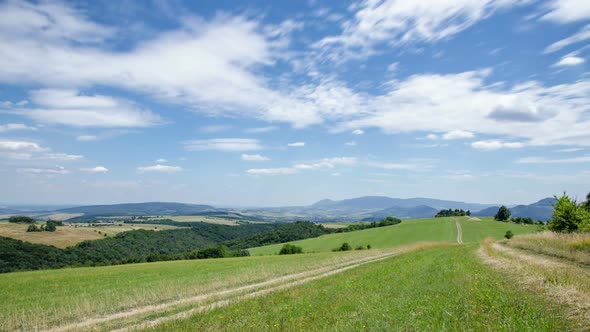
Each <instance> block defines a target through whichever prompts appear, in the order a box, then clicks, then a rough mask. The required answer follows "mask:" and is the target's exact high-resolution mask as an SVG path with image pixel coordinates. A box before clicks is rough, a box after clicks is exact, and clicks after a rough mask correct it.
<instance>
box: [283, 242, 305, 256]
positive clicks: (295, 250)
mask: <svg viewBox="0 0 590 332" xmlns="http://www.w3.org/2000/svg"><path fill="white" fill-rule="evenodd" d="M302 252H303V248H301V247H298V246H296V245H293V244H290V243H287V244H285V245H284V246H283V247H282V248H281V251H279V255H292V254H301V253H302Z"/></svg>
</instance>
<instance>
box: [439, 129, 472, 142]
mask: <svg viewBox="0 0 590 332" xmlns="http://www.w3.org/2000/svg"><path fill="white" fill-rule="evenodd" d="M473 136H474V135H473V133H472V132H470V131H466V130H451V131H449V132H447V133H445V134H444V135H442V138H443V139H444V140H454V139H464V138H472V137H473Z"/></svg>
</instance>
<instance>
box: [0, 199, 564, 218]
mask: <svg viewBox="0 0 590 332" xmlns="http://www.w3.org/2000/svg"><path fill="white" fill-rule="evenodd" d="M554 202H555V199H553V198H545V199H542V200H540V201H538V202H535V203H533V204H530V205H516V206H512V207H510V210H511V212H512V215H513V216H515V217H530V218H532V219H535V220H537V219H540V220H544V221H546V220H547V219H549V217H550V216H551V213H552V211H553V207H552V205H551V204H553V203H554ZM498 208H499V206H498V205H495V204H480V203H466V202H461V201H450V200H440V199H433V198H421V197H418V198H391V197H386V196H363V197H356V198H350V199H344V200H331V199H323V200H320V201H318V202H316V203H314V204H311V205H308V206H287V207H273V208H217V207H214V206H211V205H204V204H186V203H168V202H146V203H128V204H113V205H89V206H78V207H71V208H61V209H56V210H53V211H47V210H45V211H37V212H31V211H22V210H21V211H18V210H16V209H12V208H10V207H6V208H3V209H1V210H0V213H2V214H5V215H7V214H21V213H22V214H26V215H36V216H38V217H41V218H50V217H51V214H52V213H53V214H71V215H76V216H75V218H76V219H75V220H77V221H81V220H84V219H90V218H97V217H101V216H102V217H107V216H154V215H158V216H174V215H195V216H197V215H199V216H217V217H223V218H233V219H236V218H237V219H243V220H256V221H260V220H266V221H281V222H284V221H293V220H310V221H326V222H328V221H373V220H380V219H382V218H385V217H388V216H395V217H398V218H430V217H433V216H434V215H435V214H436V213H437V212H438V211H439V210H442V209H463V210H470V211H471V212H472V214H473V215H475V216H493V215H495V214H496V212H497V211H498Z"/></svg>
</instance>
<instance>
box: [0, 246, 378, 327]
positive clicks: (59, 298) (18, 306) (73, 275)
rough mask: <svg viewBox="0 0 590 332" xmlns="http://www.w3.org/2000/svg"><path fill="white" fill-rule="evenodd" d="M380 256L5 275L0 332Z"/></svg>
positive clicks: (192, 262) (255, 259) (180, 263)
mask: <svg viewBox="0 0 590 332" xmlns="http://www.w3.org/2000/svg"><path fill="white" fill-rule="evenodd" d="M379 252H380V251H378V250H363V251H353V252H345V253H332V252H330V253H319V254H302V255H290V256H262V257H243V258H225V259H212V260H190V261H171V262H156V263H142V264H128V265H116V266H105V267H89V268H67V269H59V270H45V271H32V272H16V273H6V274H0V294H2V301H0V331H7V330H9V331H12V330H38V329H45V328H48V327H52V326H56V325H58V324H60V325H61V324H65V323H68V322H75V321H80V320H83V319H87V318H91V317H96V316H100V315H106V314H112V313H117V312H120V311H124V310H127V309H131V308H135V307H140V306H145V305H151V304H158V303H163V302H168V301H174V300H178V299H181V298H186V297H190V296H195V295H199V294H203V293H208V292H214V291H218V290H223V289H227V288H231V287H236V286H240V285H245V284H251V283H255V282H260V281H263V280H266V279H269V278H274V277H278V276H283V275H288V274H292V273H298V272H304V271H308V270H311V269H316V268H322V267H327V266H332V265H335V264H339V263H342V262H347V261H350V260H354V259H357V258H362V257H365V256H368V255H375V254H378V253H379ZM39 313H42V314H39Z"/></svg>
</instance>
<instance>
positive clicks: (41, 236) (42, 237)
mask: <svg viewBox="0 0 590 332" xmlns="http://www.w3.org/2000/svg"><path fill="white" fill-rule="evenodd" d="M27 227H29V225H28V224H15V223H8V222H6V223H4V222H3V223H0V236H4V237H9V238H13V239H17V240H21V241H27V242H31V243H38V244H45V245H49V246H54V247H58V248H66V247H69V246H73V245H76V244H78V243H80V242H82V241H86V240H98V239H103V238H104V237H105V234H106V235H107V236H114V235H116V234H118V233H121V232H127V231H131V230H136V229H152V230H156V231H158V230H164V229H174V228H177V227H175V226H168V225H133V226H132V225H121V226H100V227H74V226H58V227H57V230H56V231H55V232H27ZM99 232H100V233H99Z"/></svg>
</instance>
